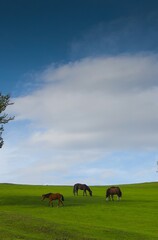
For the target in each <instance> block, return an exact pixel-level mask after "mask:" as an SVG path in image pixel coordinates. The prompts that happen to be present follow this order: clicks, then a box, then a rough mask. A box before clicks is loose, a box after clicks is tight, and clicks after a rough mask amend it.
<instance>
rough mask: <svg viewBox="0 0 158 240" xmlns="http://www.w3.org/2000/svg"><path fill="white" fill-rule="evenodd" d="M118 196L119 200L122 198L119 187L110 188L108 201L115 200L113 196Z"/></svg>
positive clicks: (107, 194)
mask: <svg viewBox="0 0 158 240" xmlns="http://www.w3.org/2000/svg"><path fill="white" fill-rule="evenodd" d="M114 195H117V198H118V200H120V198H121V197H122V192H121V190H120V188H119V187H114V186H113V187H110V188H108V189H107V190H106V200H111V198H112V200H114V198H113V196H114Z"/></svg>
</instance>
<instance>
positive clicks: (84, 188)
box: [73, 183, 92, 196]
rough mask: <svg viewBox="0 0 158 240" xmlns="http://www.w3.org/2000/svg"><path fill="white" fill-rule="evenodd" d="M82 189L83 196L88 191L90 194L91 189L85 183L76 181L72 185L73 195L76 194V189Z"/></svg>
mask: <svg viewBox="0 0 158 240" xmlns="http://www.w3.org/2000/svg"><path fill="white" fill-rule="evenodd" d="M79 189H80V190H83V196H84V195H86V196H87V192H86V191H88V192H89V195H90V196H92V191H91V189H90V188H89V187H88V186H87V185H86V184H81V183H76V184H75V185H74V187H73V194H74V196H75V194H76V195H77V196H78V190H79Z"/></svg>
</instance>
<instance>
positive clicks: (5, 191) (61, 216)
mask: <svg viewBox="0 0 158 240" xmlns="http://www.w3.org/2000/svg"><path fill="white" fill-rule="evenodd" d="M106 188H107V187H106V186H104V187H103V186H92V187H91V189H92V191H93V197H90V196H87V197H86V196H85V197H83V196H82V192H81V191H80V192H79V196H78V197H77V196H75V197H74V196H73V194H72V186H31V185H16V184H15V185H14V184H0V219H1V224H0V237H1V239H2V240H16V239H28V240H33V239H41V240H43V239H48V240H51V239H53V240H74V239H76V240H86V239H87V240H88V239H89V240H90V239H91V240H97V239H98V240H102V239H104V240H156V239H158V230H157V216H158V183H143V184H130V185H122V186H121V185H120V188H121V190H122V192H123V197H122V200H121V201H116V200H115V201H113V202H112V201H109V202H106V201H105V190H106ZM48 192H60V193H62V194H63V195H64V198H65V202H64V204H65V206H64V207H60V208H57V207H56V206H57V202H54V207H49V206H48V201H47V200H45V201H41V195H42V194H43V193H48Z"/></svg>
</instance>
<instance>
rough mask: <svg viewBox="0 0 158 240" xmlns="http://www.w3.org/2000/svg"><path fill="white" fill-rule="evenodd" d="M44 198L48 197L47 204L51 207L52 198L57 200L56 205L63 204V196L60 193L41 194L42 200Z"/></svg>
mask: <svg viewBox="0 0 158 240" xmlns="http://www.w3.org/2000/svg"><path fill="white" fill-rule="evenodd" d="M45 198H48V199H49V206H52V207H53V200H58V207H59V206H60V204H61V205H62V206H63V205H64V203H63V201H64V196H63V195H62V194H60V193H47V194H43V195H42V200H44V199H45Z"/></svg>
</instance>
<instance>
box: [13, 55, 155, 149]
mask: <svg viewBox="0 0 158 240" xmlns="http://www.w3.org/2000/svg"><path fill="white" fill-rule="evenodd" d="M42 76H43V80H44V81H46V83H45V86H44V87H43V88H42V89H40V90H38V91H35V92H33V93H32V94H31V95H28V96H25V97H20V98H17V99H15V100H14V101H15V104H14V106H13V108H12V109H13V110H14V112H15V115H16V119H17V120H20V119H28V120H30V121H31V122H34V124H35V125H34V127H35V128H36V130H37V129H38V132H36V131H35V132H34V133H33V134H32V136H31V140H30V141H31V142H32V144H35V143H37V144H39V142H41V143H43V144H44V143H46V144H49V145H50V146H52V147H54V148H56V147H57V148H60V147H61V148H63V147H66V148H67V147H68V148H71V147H75V148H76V147H77V148H84V146H85V147H86V148H94V147H96V148H100V147H101V148H107V149H109V148H110V149H115V148H118V149H124V148H125V149H126V148H136V147H138V148H144V149H150V148H157V141H158V138H157V133H158V129H157V121H158V112H157V107H158V99H157V98H158V97H157V96H158V81H157V77H158V59H157V56H143V55H142V56H141V55H139V56H137V55H136V56H120V57H110V58H108V57H107V58H106V57H105V58H96V59H83V60H81V61H78V62H74V63H69V64H66V65H64V66H59V67H57V68H54V66H53V67H51V66H50V67H49V68H48V69H47V70H46V71H45V72H44V73H43V74H42ZM40 128H42V130H40Z"/></svg>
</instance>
